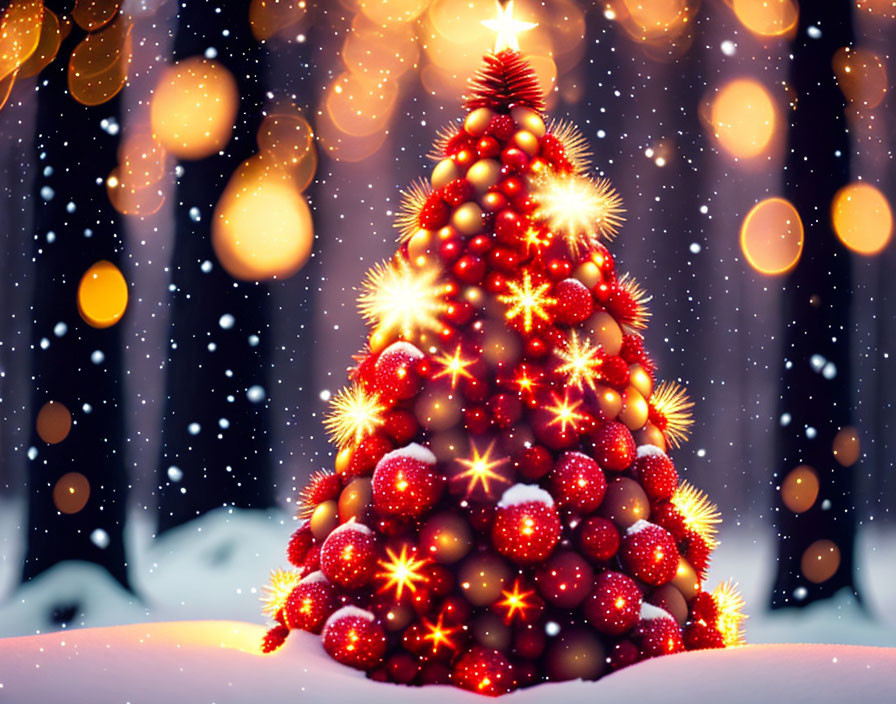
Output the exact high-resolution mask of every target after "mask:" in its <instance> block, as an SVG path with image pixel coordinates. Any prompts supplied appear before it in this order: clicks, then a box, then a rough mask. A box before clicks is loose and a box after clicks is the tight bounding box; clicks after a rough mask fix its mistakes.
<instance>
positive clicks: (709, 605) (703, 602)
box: [688, 592, 719, 626]
mask: <svg viewBox="0 0 896 704" xmlns="http://www.w3.org/2000/svg"><path fill="white" fill-rule="evenodd" d="M688 607H689V609H690V614H689V615H690V620H691V621H703V622H704V623H707V624H709V625H710V626H715V625H716V622H717V621H718V620H719V607H718V605H717V604H716V600H715V599H713V597H712V594H710V593H709V592H697V594H696V595H695V596H694V598H693V599H691V602H690V604H688Z"/></svg>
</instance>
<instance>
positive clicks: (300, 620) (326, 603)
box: [283, 572, 338, 633]
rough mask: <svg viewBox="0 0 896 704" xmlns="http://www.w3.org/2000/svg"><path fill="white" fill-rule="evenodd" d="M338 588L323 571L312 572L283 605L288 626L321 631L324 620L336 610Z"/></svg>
mask: <svg viewBox="0 0 896 704" xmlns="http://www.w3.org/2000/svg"><path fill="white" fill-rule="evenodd" d="M337 605H338V600H337V598H336V590H335V589H334V588H333V585H332V584H330V583H329V582H328V581H327V578H326V577H325V576H324V574H323V572H312V573H311V574H309V575H308V576H307V577H305V578H304V579H303V580H302V581H301V582H299V583H298V584H297V585H296V586H295V587H294V588H293V590H292V591H291V592H290V594H289V597H287V599H286V605H285V606H284V607H283V617H284V621H285V623H286V625H287V626H289V627H290V628H298V629H301V630H303V631H310V632H311V633H320V629H321V628H322V627H323V625H324V622H325V621H326V620H327V618H328V617H329V616H330V614H331V613H333V611H335V610H336V606H337Z"/></svg>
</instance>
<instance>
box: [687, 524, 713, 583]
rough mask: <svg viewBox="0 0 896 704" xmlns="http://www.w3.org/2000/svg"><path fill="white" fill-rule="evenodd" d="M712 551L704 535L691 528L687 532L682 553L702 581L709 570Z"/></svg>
mask: <svg viewBox="0 0 896 704" xmlns="http://www.w3.org/2000/svg"><path fill="white" fill-rule="evenodd" d="M710 553H712V549H711V548H710V547H709V544H708V543H707V542H706V539H705V538H704V537H703V536H702V535H700V534H699V533H698V532H697V531H695V530H689V531H688V532H687V533H685V536H684V545H683V549H682V551H681V554H682V556H683V557H684V559H685V560H687V561H688V562H689V563H690V565H691V567H693V568H694V571H695V572H696V573H697V577H699V579H700V581H703V580H704V579H706V573H707V571H708V570H709V557H710Z"/></svg>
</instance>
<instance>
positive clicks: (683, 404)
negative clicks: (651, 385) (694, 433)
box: [650, 381, 694, 447]
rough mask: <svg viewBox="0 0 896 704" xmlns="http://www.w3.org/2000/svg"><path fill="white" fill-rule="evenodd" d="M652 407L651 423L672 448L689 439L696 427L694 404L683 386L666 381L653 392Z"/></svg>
mask: <svg viewBox="0 0 896 704" xmlns="http://www.w3.org/2000/svg"><path fill="white" fill-rule="evenodd" d="M650 406H651V409H652V413H651V419H650V420H651V422H652V423H653V424H654V425H655V426H656V427H657V428H659V429H660V430H661V431H662V432H663V434H664V435H665V436H666V440H667V441H668V443H669V444H670V445H671V446H672V447H679V446H680V445H681V444H682V443H684V442H685V441H686V440H687V439H688V436H689V435H690V434H691V426H692V425H694V418H693V416H692V414H691V409H692V408H693V407H694V402H693V401H691V400H690V399H688V395H687V392H686V391H685V390H684V387H683V386H680V385H679V384H676V383H675V382H674V381H664V382H663V383H661V384H660V385H659V386H657V387H656V388H655V389H654V390H653V395H652V396H651V397H650Z"/></svg>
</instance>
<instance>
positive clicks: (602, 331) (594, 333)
mask: <svg viewBox="0 0 896 704" xmlns="http://www.w3.org/2000/svg"><path fill="white" fill-rule="evenodd" d="M585 329H586V330H589V331H591V338H592V339H593V340H594V343H595V344H597V345H600V346H601V347H603V348H604V352H606V353H607V354H608V355H611V356H612V355H615V354H619V350H621V349H622V328H620V327H619V324H618V323H617V322H616V319H615V318H614V317H613V316H612V315H610V314H609V313H606V312H603V311H601V312H600V313H595V314H594V315H592V316H591V317H590V318H588V320H586V321H585Z"/></svg>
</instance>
